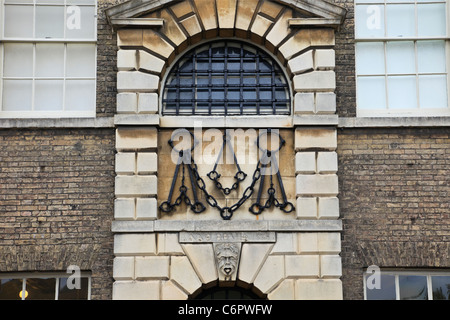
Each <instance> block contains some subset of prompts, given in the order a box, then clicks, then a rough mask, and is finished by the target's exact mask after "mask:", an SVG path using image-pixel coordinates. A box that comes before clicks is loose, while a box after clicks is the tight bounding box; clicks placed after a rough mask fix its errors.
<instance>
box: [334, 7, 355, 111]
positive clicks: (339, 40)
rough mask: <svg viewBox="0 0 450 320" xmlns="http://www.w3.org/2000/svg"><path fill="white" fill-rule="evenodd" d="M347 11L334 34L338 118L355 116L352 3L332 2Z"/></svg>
mask: <svg viewBox="0 0 450 320" xmlns="http://www.w3.org/2000/svg"><path fill="white" fill-rule="evenodd" d="M333 3H334V4H336V5H338V6H341V7H343V8H345V9H347V16H346V19H345V21H344V23H343V25H342V26H341V27H340V29H339V30H338V31H337V32H336V46H335V51H336V68H335V72H336V103H337V113H338V115H339V116H340V117H355V116H356V82H355V34H354V32H355V31H354V27H355V22H354V1H353V0H334V1H333Z"/></svg>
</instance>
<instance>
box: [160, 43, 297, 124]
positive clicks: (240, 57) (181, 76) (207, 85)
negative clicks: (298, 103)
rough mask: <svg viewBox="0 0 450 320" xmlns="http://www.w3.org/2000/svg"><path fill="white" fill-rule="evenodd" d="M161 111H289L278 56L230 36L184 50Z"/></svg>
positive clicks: (286, 88) (163, 100) (171, 75)
mask: <svg viewBox="0 0 450 320" xmlns="http://www.w3.org/2000/svg"><path fill="white" fill-rule="evenodd" d="M162 104H163V109H162V114H163V115H222V116H226V115H289V114H290V105H291V99H290V92H289V86H288V82H287V79H286V77H285V75H284V73H283V71H282V70H281V68H280V66H279V65H278V64H277V62H276V61H275V60H274V59H273V58H272V57H270V56H269V55H268V54H267V53H265V52H263V51H262V50H260V49H258V48H256V47H253V46H250V45H247V44H244V43H241V42H235V41H221V42H212V43H209V44H207V45H204V46H200V47H198V48H195V49H193V50H191V51H189V52H188V53H187V54H186V55H184V56H183V57H182V58H181V59H180V60H179V61H178V62H177V63H176V64H175V65H174V67H173V68H172V70H171V72H170V74H169V76H168V77H167V80H166V83H165V87H164V95H163V99H162Z"/></svg>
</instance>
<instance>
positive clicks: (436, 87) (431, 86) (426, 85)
mask: <svg viewBox="0 0 450 320" xmlns="http://www.w3.org/2000/svg"><path fill="white" fill-rule="evenodd" d="M419 94H420V108H447V106H448V102H447V101H448V100H447V77H446V76H444V75H442V76H419Z"/></svg>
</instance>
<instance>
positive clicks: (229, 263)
mask: <svg viewBox="0 0 450 320" xmlns="http://www.w3.org/2000/svg"><path fill="white" fill-rule="evenodd" d="M238 255H239V247H238V246H237V245H236V244H231V243H223V244H220V245H218V246H217V251H216V257H217V264H218V267H219V270H220V271H221V272H222V273H223V274H224V275H226V276H229V275H231V274H233V272H234V271H235V270H236V267H237V261H238Z"/></svg>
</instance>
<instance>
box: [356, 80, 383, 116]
mask: <svg viewBox="0 0 450 320" xmlns="http://www.w3.org/2000/svg"><path fill="white" fill-rule="evenodd" d="M357 99H358V109H362V110H364V109H366V110H374V109H381V110H383V109H386V83H385V77H358V90H357Z"/></svg>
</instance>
